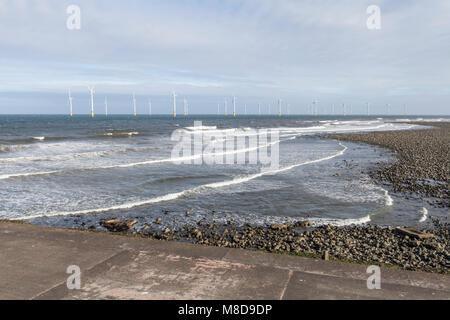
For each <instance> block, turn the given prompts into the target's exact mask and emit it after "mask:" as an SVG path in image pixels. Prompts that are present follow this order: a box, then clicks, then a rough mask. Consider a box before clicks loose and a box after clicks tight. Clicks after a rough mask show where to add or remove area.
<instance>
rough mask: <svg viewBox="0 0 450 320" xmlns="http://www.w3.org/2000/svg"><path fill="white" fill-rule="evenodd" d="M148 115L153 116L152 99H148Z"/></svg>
mask: <svg viewBox="0 0 450 320" xmlns="http://www.w3.org/2000/svg"><path fill="white" fill-rule="evenodd" d="M148 115H149V116H151V115H152V99H148Z"/></svg>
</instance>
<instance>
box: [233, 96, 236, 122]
mask: <svg viewBox="0 0 450 320" xmlns="http://www.w3.org/2000/svg"><path fill="white" fill-rule="evenodd" d="M233 117H235V118H236V97H235V96H234V97H233Z"/></svg>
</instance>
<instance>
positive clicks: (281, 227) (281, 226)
mask: <svg viewBox="0 0 450 320" xmlns="http://www.w3.org/2000/svg"><path fill="white" fill-rule="evenodd" d="M290 226H291V224H290V223H285V224H272V225H271V226H270V228H271V229H272V230H276V231H286V230H287V229H289V227H290Z"/></svg>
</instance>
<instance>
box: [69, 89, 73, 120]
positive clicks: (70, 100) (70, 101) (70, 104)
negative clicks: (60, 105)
mask: <svg viewBox="0 0 450 320" xmlns="http://www.w3.org/2000/svg"><path fill="white" fill-rule="evenodd" d="M69 106H70V116H71V117H72V114H73V113H72V93H71V92H70V89H69Z"/></svg>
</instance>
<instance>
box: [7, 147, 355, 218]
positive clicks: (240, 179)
mask: <svg viewBox="0 0 450 320" xmlns="http://www.w3.org/2000/svg"><path fill="white" fill-rule="evenodd" d="M339 145H340V146H341V147H343V149H342V150H341V151H339V152H337V153H335V154H333V155H331V156H328V157H324V158H320V159H316V160H309V161H305V162H301V163H297V164H293V165H290V166H287V167H284V168H280V169H277V170H272V171H264V170H263V171H261V172H259V173H256V174H253V175H248V176H245V177H238V178H234V179H232V180H228V181H221V182H214V183H209V184H205V185H201V186H198V187H195V188H192V189H187V190H183V191H180V192H176V193H170V194H166V195H163V196H159V197H155V198H152V199H149V200H143V201H137V202H130V203H124V204H120V205H116V206H112V207H107V208H98V209H87V210H80V211H69V212H55V213H49V214H37V215H33V216H24V217H20V218H14V219H10V220H30V219H35V218H41V217H56V216H69V215H84V214H89V213H91V214H92V213H102V212H108V211H116V210H125V209H132V208H136V207H141V206H145V205H149V204H153V203H159V202H165V201H171V200H175V199H178V198H180V197H182V196H186V195H189V194H192V193H195V192H202V191H204V190H207V189H216V188H222V187H227V186H231V185H235V184H241V183H245V182H248V181H251V180H254V179H257V178H260V177H262V176H265V175H274V174H278V173H281V172H285V171H289V170H292V169H294V168H297V167H301V166H305V165H308V164H313V163H319V162H323V161H327V160H331V159H333V158H336V157H339V156H342V155H343V154H344V153H345V152H346V151H347V149H348V147H346V146H345V145H343V144H342V143H341V142H339Z"/></svg>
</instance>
